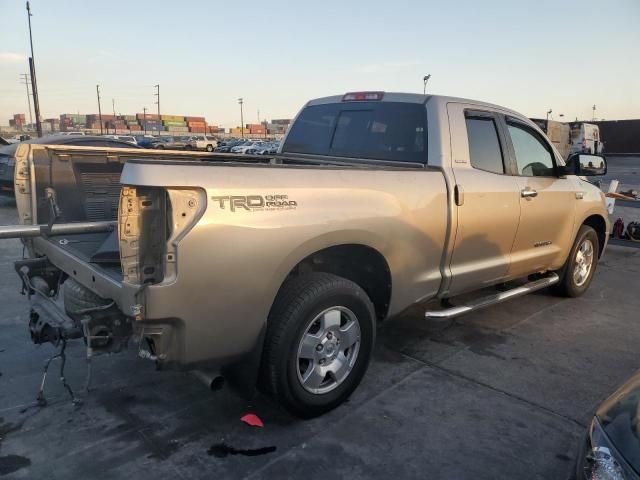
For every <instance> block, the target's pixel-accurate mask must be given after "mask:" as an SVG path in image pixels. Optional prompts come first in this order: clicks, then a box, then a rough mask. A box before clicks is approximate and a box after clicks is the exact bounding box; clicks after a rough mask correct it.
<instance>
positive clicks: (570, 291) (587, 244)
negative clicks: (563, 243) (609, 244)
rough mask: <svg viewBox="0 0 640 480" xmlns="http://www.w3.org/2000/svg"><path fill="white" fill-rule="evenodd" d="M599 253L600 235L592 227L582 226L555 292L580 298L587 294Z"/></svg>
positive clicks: (561, 272)
mask: <svg viewBox="0 0 640 480" xmlns="http://www.w3.org/2000/svg"><path fill="white" fill-rule="evenodd" d="M599 251H600V241H599V239H598V234H597V233H596V231H595V230H594V229H593V228H591V227H590V226H588V225H582V226H581V227H580V230H578V235H576V240H575V242H574V244H573V247H572V248H571V252H570V253H569V258H568V259H567V262H566V263H565V265H564V266H563V267H562V270H561V271H560V272H558V273H559V274H560V282H558V283H557V284H556V285H555V286H554V290H555V292H556V293H558V294H560V295H562V296H565V297H579V296H581V295H582V294H583V293H584V292H586V291H587V289H588V288H589V285H591V280H593V274H594V273H595V271H596V266H597V264H598V252H599Z"/></svg>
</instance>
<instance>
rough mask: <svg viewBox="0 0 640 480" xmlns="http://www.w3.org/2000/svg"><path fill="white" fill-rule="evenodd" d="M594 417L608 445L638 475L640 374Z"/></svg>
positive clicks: (612, 397)
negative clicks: (609, 442) (608, 442)
mask: <svg viewBox="0 0 640 480" xmlns="http://www.w3.org/2000/svg"><path fill="white" fill-rule="evenodd" d="M596 416H597V417H598V419H599V420H600V425H602V428H603V429H604V431H605V433H606V434H607V437H609V440H610V441H611V443H613V445H614V446H615V447H616V448H617V449H618V451H619V452H620V454H621V455H622V456H624V458H625V460H626V461H627V463H629V465H631V467H632V468H633V469H634V470H635V471H636V472H639V473H640V371H638V372H636V373H635V375H634V376H633V377H631V379H630V380H629V381H628V382H627V383H625V384H624V385H623V386H622V387H620V388H619V389H618V390H617V391H616V392H615V393H614V394H613V395H611V396H610V397H609V398H608V399H607V400H605V402H604V403H603V404H602V405H601V406H600V408H598V411H597V413H596Z"/></svg>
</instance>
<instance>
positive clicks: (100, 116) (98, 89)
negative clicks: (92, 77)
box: [96, 85, 102, 135]
mask: <svg viewBox="0 0 640 480" xmlns="http://www.w3.org/2000/svg"><path fill="white" fill-rule="evenodd" d="M96 93H97V94H98V117H99V118H100V135H102V107H101V106H100V85H96Z"/></svg>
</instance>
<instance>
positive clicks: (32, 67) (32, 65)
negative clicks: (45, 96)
mask: <svg viewBox="0 0 640 480" xmlns="http://www.w3.org/2000/svg"><path fill="white" fill-rule="evenodd" d="M31 16H32V15H31V7H30V6H29V2H27V18H28V19H29V43H30V45H31V58H29V72H30V74H31V92H32V93H33V109H34V110H35V112H34V113H35V114H36V130H37V132H38V137H42V123H40V101H39V99H38V83H37V82H36V62H35V59H34V58H35V57H34V55H33V36H32V35H31Z"/></svg>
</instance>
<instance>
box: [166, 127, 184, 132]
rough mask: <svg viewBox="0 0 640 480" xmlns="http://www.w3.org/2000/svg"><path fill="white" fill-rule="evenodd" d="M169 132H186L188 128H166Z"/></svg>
mask: <svg viewBox="0 0 640 480" xmlns="http://www.w3.org/2000/svg"><path fill="white" fill-rule="evenodd" d="M167 131H169V132H188V131H189V127H167Z"/></svg>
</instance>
